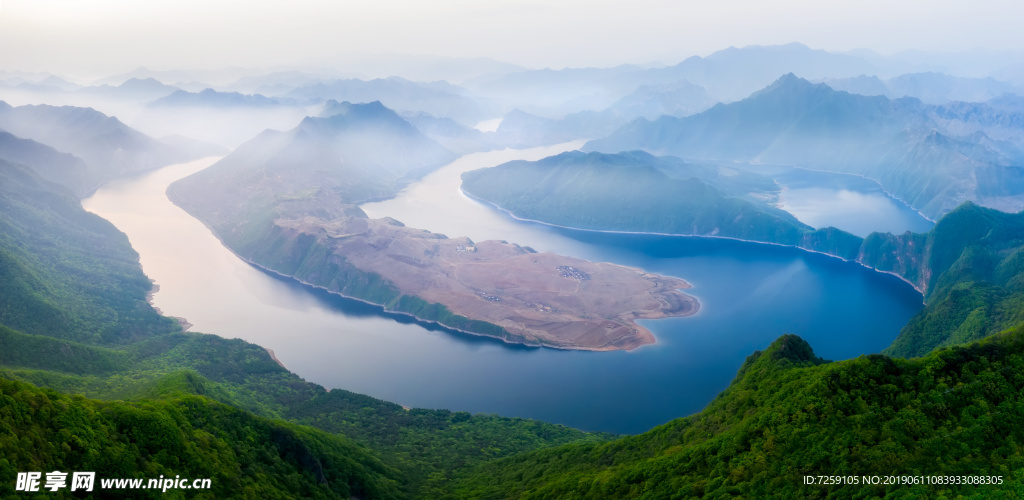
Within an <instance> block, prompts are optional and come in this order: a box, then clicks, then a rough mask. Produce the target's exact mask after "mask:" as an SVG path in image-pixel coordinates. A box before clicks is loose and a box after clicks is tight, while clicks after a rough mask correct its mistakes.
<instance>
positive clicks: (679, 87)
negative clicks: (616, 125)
mask: <svg viewBox="0 0 1024 500" xmlns="http://www.w3.org/2000/svg"><path fill="white" fill-rule="evenodd" d="M715 104H716V101H715V99H714V98H713V97H711V94H709V93H708V91H707V90H706V89H705V88H704V87H701V86H699V85H694V84H692V83H690V82H689V81H687V80H679V81H677V82H671V83H663V84H658V85H641V86H640V87H637V88H636V89H635V90H633V92H630V93H629V94H627V95H625V96H623V97H622V98H621V99H619V100H617V101H615V102H613V103H612V104H611V106H608V108H607V109H606V110H605V111H609V112H611V113H613V114H614V115H616V116H619V117H622V118H623V119H624V120H623V121H624V122H628V121H633V120H634V119H636V118H641V117H642V118H647V119H648V120H653V119H655V118H657V117H659V116H662V115H669V116H689V115H692V114H695V113H700V112H701V111H704V110H705V109H708V108H710V107H711V106H713V105H715Z"/></svg>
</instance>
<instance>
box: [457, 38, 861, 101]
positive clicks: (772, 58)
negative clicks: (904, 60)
mask: <svg viewBox="0 0 1024 500" xmlns="http://www.w3.org/2000/svg"><path fill="white" fill-rule="evenodd" d="M786 73H796V74H798V75H800V76H802V77H804V78H810V79H823V78H845V77H853V76H857V75H861V74H876V73H877V71H876V68H875V67H874V66H873V65H872V64H870V63H868V62H866V61H865V60H863V59H861V58H859V57H856V56H852V55H848V54H836V53H830V52H826V51H823V50H814V49H811V48H809V47H807V46H805V45H801V44H798V43H791V44H787V45H773V46H758V45H754V46H748V47H742V48H735V47H730V48H728V49H725V50H720V51H718V52H715V53H713V54H711V55H709V56H707V57H700V56H693V57H690V58H688V59H686V60H684V61H682V62H680V63H678V64H675V65H672V66H667V67H663V68H644V67H640V66H634V65H622V66H616V67H613V68H566V69H562V70H552V69H542V70H531V71H523V72H518V73H510V74H506V75H500V76H492V77H483V78H478V79H474V80H470V81H467V82H464V83H463V85H464V86H465V87H467V88H470V89H472V90H474V91H476V92H478V93H480V94H482V95H485V96H488V97H491V98H493V99H495V100H496V101H499V102H502V103H504V104H506V105H507V106H514V107H518V108H519V109H522V110H524V111H526V112H529V113H532V114H539V115H549V116H563V115H566V114H570V113H575V112H579V111H585V110H601V109H605V108H607V107H609V106H612V105H613V104H615V102H616V101H617V100H619V99H622V98H624V97H626V96H628V95H629V94H630V93H632V92H634V91H636V90H637V89H638V88H639V87H642V86H648V87H652V86H661V85H673V84H675V83H677V82H679V81H681V80H686V81H687V82H689V83H691V84H693V85H697V86H700V87H703V88H704V89H705V90H706V91H707V92H708V94H709V95H710V96H711V97H712V99H713V101H722V102H731V101H736V100H739V99H743V98H744V97H747V96H749V95H750V94H751V93H752V92H754V91H756V90H758V89H761V88H763V87H764V86H766V85H768V84H770V83H771V82H773V81H775V80H776V79H778V78H779V76H780V75H784V74H786Z"/></svg>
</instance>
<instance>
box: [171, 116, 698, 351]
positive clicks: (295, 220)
mask: <svg viewBox="0 0 1024 500" xmlns="http://www.w3.org/2000/svg"><path fill="white" fill-rule="evenodd" d="M325 115H327V116H321V117H316V118H307V119H306V120H304V121H303V122H302V123H301V124H300V125H299V126H298V127H297V128H296V129H294V130H292V131H289V132H266V133H264V134H261V135H260V136H258V137H256V138H255V139H253V140H252V141H250V142H249V143H247V144H245V145H243V146H241V147H240V148H238V149H237V150H236V151H235V152H233V153H232V154H230V155H228V156H226V157H224V158H223V159H222V160H220V161H219V162H217V163H216V164H214V165H213V166H211V167H209V168H208V169H206V170H203V171H201V172H198V173H196V174H193V175H192V176H190V177H187V178H185V179H182V180H180V181H178V182H176V183H174V184H172V185H171V187H170V188H169V189H168V195H169V197H170V198H171V200H172V201H173V202H174V203H176V204H178V205H179V206H181V207H183V208H184V209H185V210H187V211H188V212H189V213H191V214H192V215H193V216H195V217H196V218H198V219H200V220H202V221H203V222H204V223H206V224H207V225H208V226H209V227H210V228H211V229H212V230H213V232H214V234H216V235H217V236H218V237H219V238H220V239H221V241H222V242H224V244H225V245H226V246H227V247H229V248H230V249H232V250H233V251H234V252H235V253H236V254H237V255H239V256H240V257H241V258H243V259H245V260H246V261H248V262H250V263H251V264H253V265H256V266H259V267H261V268H263V269H265V270H268V271H272V272H275V273H279V274H282V275H285V276H289V277H292V278H295V279H297V280H299V281H301V282H303V283H305V284H307V285H311V286H316V287H320V288H323V289H325V290H328V291H330V292H333V293H337V294H340V295H344V296H346V297H350V298H354V299H358V300H362V301H365V302H368V303H372V304H377V305H380V306H382V307H383V308H384V309H385V310H387V311H390V312H397V313H404V314H408V315H411V316H413V317H416V318H418V319H420V320H422V321H428V322H435V323H438V324H440V325H443V326H445V327H448V328H451V329H455V330H459V331H462V332H466V333H471V334H475V335H485V336H490V337H494V338H498V339H501V340H503V341H505V342H510V343H518V344H525V345H532V346H546V347H554V348H560V349H579V350H591V351H609V350H621V349H625V350H628V349H634V348H637V347H639V346H642V345H645V344H651V343H654V342H655V339H654V336H653V334H651V332H650V331H649V330H647V329H646V328H644V327H642V326H640V325H638V324H637V323H636V320H639V319H657V318H665V317H673V316H674V317H678V316H687V315H691V314H694V313H696V312H697V310H698V308H699V304H698V302H697V300H696V299H695V298H694V297H692V296H689V295H687V294H685V293H683V292H681V291H680V290H681V289H687V288H689V287H690V285H689V284H688V283H687V282H685V281H683V280H681V279H678V278H671V277H664V276H658V275H654V274H649V273H645V272H644V271H642V270H640V269H635V268H628V267H624V266H619V265H614V264H609V263H595V262H588V261H585V260H581V259H576V258H572V257H566V256H562V255H556V254H551V253H537V252H535V251H533V250H532V249H530V248H528V247H521V246H519V245H516V244H514V243H507V242H499V241H483V242H480V243H474V242H473V241H471V240H469V239H468V238H448V237H447V236H445V235H441V234H437V233H431V232H429V231H426V230H423V229H413V228H409V227H405V225H404V224H402V223H401V222H399V221H396V220H394V219H390V218H384V219H370V218H369V217H367V216H366V214H365V213H363V211H362V210H360V209H359V207H358V206H357V204H358V203H361V202H364V201H366V200H368V199H374V198H381V197H388V196H391V195H393V194H394V193H396V192H397V191H398V190H399V189H400V188H401V187H402V186H403V185H405V184H407V183H408V181H409V180H411V179H414V178H416V177H417V176H419V175H422V174H423V173H426V172H428V171H430V170H432V169H433V168H436V167H438V166H440V165H443V164H445V163H447V162H448V161H451V159H453V158H454V155H453V154H452V153H451V152H450V151H447V150H446V149H444V148H443V147H442V146H440V145H439V144H437V143H435V142H433V141H431V140H430V139H428V138H426V137H424V136H422V135H421V134H420V133H419V132H418V131H417V130H415V129H414V128H413V127H411V126H410V125H409V124H408V123H407V122H405V121H404V120H402V119H401V118H400V117H398V116H397V115H395V114H394V113H393V112H392V111H391V110H388V109H387V108H385V107H383V106H382V105H380V103H371V104H349V103H342V104H336V103H335V105H333V106H330V107H329V108H328V110H325ZM309 151H317V154H315V155H310V154H308V152H309ZM300 152H304V153H301V154H300Z"/></svg>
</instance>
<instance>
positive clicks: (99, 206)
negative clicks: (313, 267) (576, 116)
mask: <svg viewBox="0 0 1024 500" xmlns="http://www.w3.org/2000/svg"><path fill="white" fill-rule="evenodd" d="M571 147H574V145H573V144H569V145H561V146H556V147H550V148H535V149H531V150H525V151H497V152H491V153H481V154H476V155H469V156H467V157H464V158H461V159H459V160H458V161H456V162H454V163H453V164H452V165H450V166H448V167H445V168H443V169H442V170H440V171H438V172H435V173H434V174H431V175H430V176H428V177H427V178H425V179H424V180H423V181H422V182H419V183H417V184H415V185H413V186H411V187H410V188H409V189H407V190H406V191H404V192H403V193H402V194H400V195H399V196H398V197H396V198H395V199H393V200H389V201H386V202H382V203H374V204H367V205H365V206H364V210H366V211H367V212H368V213H370V214H371V215H372V216H383V215H388V216H392V217H395V218H397V219H399V220H401V221H403V222H405V223H406V224H407V225H409V226H412V227H422V228H426V229H430V230H433V231H437V232H443V233H446V234H448V235H449V236H459V235H467V236H469V237H471V238H473V239H474V240H478V241H479V240H484V239H505V240H508V241H514V242H517V243H520V244H523V245H530V246H533V247H534V248H536V249H537V250H540V251H557V252H560V253H565V254H569V255H573V256H577V257H582V258H587V259H592V260H603V261H610V262H615V263H619V264H623V265H630V266H636V267H641V268H644V269H647V270H649V271H652V272H657V273H662V274H667V275H672V276H678V277H681V278H684V279H686V280H687V281H689V282H691V283H692V284H693V285H694V288H693V289H692V290H690V292H691V293H693V294H694V295H696V296H697V297H698V298H699V299H700V300H701V304H702V310H701V312H700V313H699V314H697V315H696V316H693V317H688V318H671V319H664V320H656V321H645V322H644V326H646V327H648V328H649V329H651V331H652V332H654V334H655V336H656V337H657V338H658V344H656V345H652V346H646V347H643V348H640V349H637V350H636V351H633V352H621V351H620V352H606V353H591V352H578V351H558V350H553V349H538V348H528V347H523V346H510V345H508V344H504V343H502V342H498V341H492V340H489V339H484V338H479V337H474V336H468V335H465V334H460V333H456V332H451V331H449V330H447V329H444V328H441V327H438V326H436V325H432V324H424V323H421V322H416V321H413V320H412V319H410V318H408V317H407V316H404V315H394V314H389V313H385V312H384V311H383V310H382V309H381V308H379V307H376V306H371V305H368V304H363V303H361V302H358V301H353V300H346V299H344V298H341V297H337V296H334V295H331V294H327V293H326V292H323V291H320V290H314V289H311V288H309V287H305V286H301V285H300V284H298V283H296V282H294V281H293V280H290V279H285V278H281V277H278V276H272V275H270V274H267V273H264V272H261V271H259V270H257V269H256V268H254V267H252V266H249V265H247V264H245V263H244V262H242V261H241V260H239V259H238V258H237V257H236V256H234V255H233V254H232V253H231V252H229V251H228V250H227V249H225V248H224V247H223V246H222V245H221V244H220V242H219V241H217V240H216V238H214V237H213V235H212V234H211V233H210V231H209V230H208V229H207V228H206V227H204V226H203V225H202V224H201V223H199V222H198V221H196V220H195V219H193V218H191V217H189V216H188V215H187V214H186V213H184V212H183V211H182V210H180V209H179V208H177V207H175V206H174V205H172V204H171V203H170V202H169V201H168V200H167V198H166V196H165V195H164V191H165V190H166V186H167V185H168V184H169V183H170V182H172V181H173V180H175V179H178V178H181V177H183V176H185V175H188V174H189V173H191V172H194V171H197V170H199V169H201V168H203V167H204V166H205V165H208V164H210V163H211V162H212V160H207V161H205V162H195V163H191V164H185V165H179V166H173V167H168V168H166V169H163V170H160V171H158V172H154V173H151V174H148V175H145V176H141V177H138V178H134V179H127V180H123V181H120V182H116V183H112V184H110V185H108V186H105V187H104V188H102V189H101V190H99V191H98V192H97V193H96V194H95V195H94V196H93V197H91V198H90V199H88V200H85V202H84V204H85V206H86V207H87V209H89V210H91V211H94V212H96V213H98V214H100V215H101V216H103V217H106V218H107V219H109V220H111V221H112V222H113V223H114V224H115V225H116V226H117V227H118V228H120V229H121V230H122V231H124V232H125V233H126V234H127V235H128V237H129V239H130V240H131V242H132V245H133V246H134V247H135V249H136V250H137V251H138V252H139V254H140V260H141V262H142V266H143V269H144V270H145V271H146V273H147V274H148V275H149V276H150V277H151V278H153V279H154V280H156V282H157V283H158V284H159V285H160V287H161V288H160V291H159V292H158V293H156V294H155V296H154V302H155V304H156V305H157V306H158V307H161V308H162V309H163V310H164V312H165V313H166V314H169V315H174V316H183V317H185V318H187V319H188V320H189V321H191V322H192V323H194V324H195V327H194V330H196V331H202V332H208V333H215V334H218V335H221V336H224V337H228V338H233V337H237V338H242V339H245V340H247V341H250V342H254V343H257V344H259V345H262V346H265V347H269V348H271V349H274V351H275V352H276V354H277V357H278V359H280V360H281V361H282V362H283V363H284V364H285V365H286V366H288V367H289V368H290V369H292V370H293V371H295V372H296V373H298V374H299V375H300V376H302V377H304V378H306V379H307V380H310V381H313V382H316V383H320V384H323V385H325V386H327V387H338V388H344V389H348V390H351V391H355V392H359V393H364V394H369V395H371V396H374V397H377V398H381V399H385V400H388V401H394V402H397V403H400V404H404V405H407V406H419V407H431V408H449V409H452V410H465V411H470V412H490V413H498V414H502V415H507V416H524V417H531V418H538V419H543V420H547V421H551V422H558V423H565V424H569V425H573V426H576V427H580V428H584V429H589V430H605V431H614V432H642V431H644V430H647V429H649V428H650V427H652V426H654V425H657V424H660V423H663V422H665V421H668V420H670V419H672V418H675V417H679V416H683V415H687V414H689V413H692V412H695V411H698V410H700V409H701V408H702V407H703V406H704V405H706V404H707V402H708V401H710V400H711V399H712V398H713V397H714V396H715V395H716V394H717V393H718V392H719V391H721V390H722V389H723V388H724V387H725V386H726V385H728V383H729V381H730V380H732V378H733V377H734V376H735V374H736V370H737V369H738V368H739V366H740V364H742V362H743V360H744V359H745V358H746V356H747V355H749V354H750V353H751V352H752V351H754V350H755V349H763V348H764V347H765V346H767V345H768V343H770V342H771V341H772V340H774V339H775V338H777V337H778V336H779V335H781V334H783V333H796V334H799V335H801V336H803V337H804V338H805V339H807V340H808V341H809V342H810V343H811V345H812V346H813V347H814V348H815V351H816V352H817V353H818V355H820V356H824V357H827V358H833V359H841V358H848V357H851V356H857V355H859V354H862V353H870V352H877V351H879V350H880V349H882V348H884V347H885V346H886V345H888V344H889V343H890V342H891V341H892V339H893V338H894V337H895V336H896V334H897V333H898V331H899V328H900V327H901V326H902V325H903V324H904V323H905V322H906V321H907V319H909V318H910V316H911V315H913V314H914V313H915V312H916V311H917V310H918V309H919V308H920V306H921V296H920V295H919V294H917V293H916V292H914V291H913V290H912V289H911V288H910V287H909V286H907V285H905V284H904V283H902V282H900V281H899V280H897V279H896V278H893V277H891V276H887V275H882V274H879V273H874V272H870V271H868V270H866V269H864V268H863V267H861V266H858V265H855V264H851V263H846V262H841V261H839V260H837V259H832V258H828V257H825V256H821V255H816V254H810V253H807V252H802V251H799V250H794V249H790V248H783V247H778V246H769V245H756V244H747V243H742V242H736V241H729V240H722V239H708V238H685V237H665V236H655V235H621V234H608V233H597V232H586V231H575V230H569V229H560V228H552V227H548V226H544V225H539V224H530V223H523V222H519V221H516V220H514V219H512V218H510V217H508V216H507V215H505V214H503V213H501V212H498V211H496V210H493V209H491V208H489V207H487V206H484V205H482V204H480V203H477V202H474V201H472V200H470V199H468V198H466V197H465V196H463V195H462V194H461V193H460V191H459V188H458V187H459V175H460V173H461V172H462V171H465V170H469V169H475V168H481V167H487V166H493V165H497V164H499V163H502V162H504V161H508V160H511V159H517V158H523V159H539V158H542V157H544V156H548V155H550V154H555V153H557V152H559V151H560V150H563V149H566V148H571Z"/></svg>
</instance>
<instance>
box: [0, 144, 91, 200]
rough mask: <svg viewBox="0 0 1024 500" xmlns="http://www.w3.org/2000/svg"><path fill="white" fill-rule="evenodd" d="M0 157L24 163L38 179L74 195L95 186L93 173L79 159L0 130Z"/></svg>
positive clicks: (89, 190) (81, 194)
mask: <svg viewBox="0 0 1024 500" xmlns="http://www.w3.org/2000/svg"><path fill="white" fill-rule="evenodd" d="M0 159H3V160H7V161H9V162H11V163H18V164H21V165H25V166H27V167H29V168H30V169H31V170H32V171H33V172H35V174H36V175H38V176H39V177H41V178H42V179H44V180H46V181H48V182H52V183H54V184H60V185H61V186H64V187H66V188H68V189H70V190H71V192H73V193H74V194H76V195H78V196H84V195H85V194H87V193H90V192H92V190H94V189H96V178H95V173H94V172H92V170H91V169H90V168H89V166H88V165H86V164H85V162H84V161H82V159H81V158H78V157H76V156H74V155H70V154H68V153H61V152H60V151H57V150H56V149H53V148H51V147H50V146H47V145H45V144H40V143H38V142H36V141H33V140H31V139H22V138H20V137H15V136H14V135H11V134H9V133H7V132H3V131H0Z"/></svg>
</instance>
